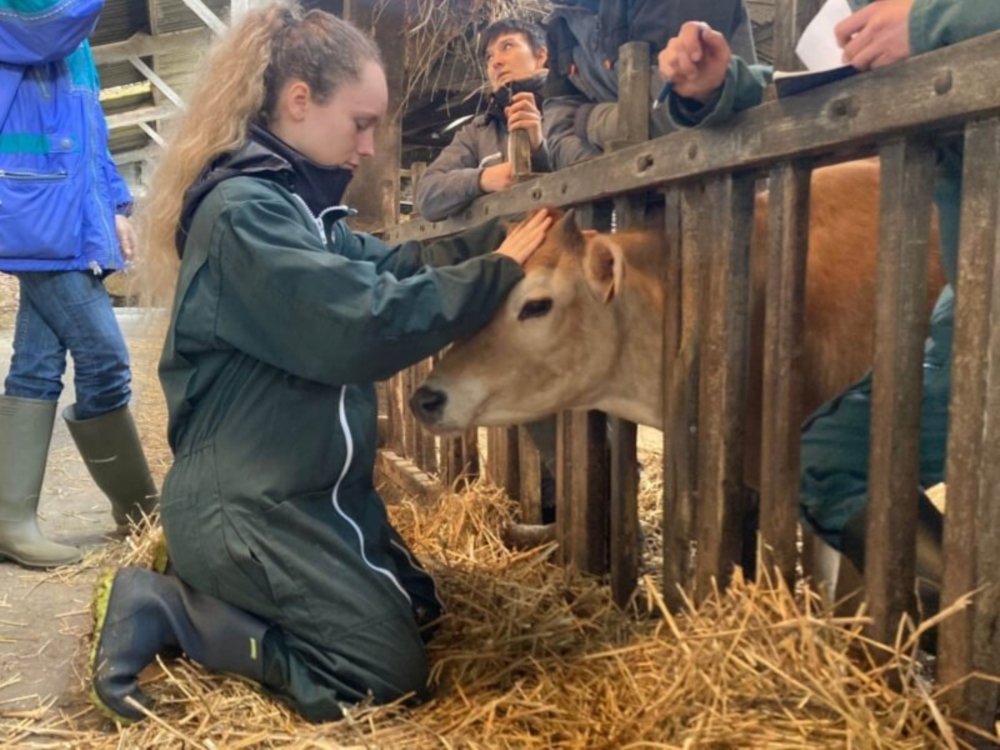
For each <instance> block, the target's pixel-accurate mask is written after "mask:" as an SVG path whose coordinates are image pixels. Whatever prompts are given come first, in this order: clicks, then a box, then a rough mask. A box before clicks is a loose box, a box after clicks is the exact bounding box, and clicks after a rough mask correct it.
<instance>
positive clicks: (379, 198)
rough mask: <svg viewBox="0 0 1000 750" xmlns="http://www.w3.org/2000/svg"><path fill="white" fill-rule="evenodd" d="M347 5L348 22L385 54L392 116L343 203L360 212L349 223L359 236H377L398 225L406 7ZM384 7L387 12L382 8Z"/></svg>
mask: <svg viewBox="0 0 1000 750" xmlns="http://www.w3.org/2000/svg"><path fill="white" fill-rule="evenodd" d="M376 6H378V4H377V3H372V2H371V0H345V1H344V18H346V19H347V20H349V21H351V22H352V23H353V24H354V25H356V26H358V27H359V28H361V29H363V30H365V31H366V32H369V33H371V34H372V35H373V36H374V38H375V41H376V42H377V43H378V46H379V49H381V50H382V58H383V61H384V64H385V75H386V82H387V83H388V86H389V102H390V104H389V106H390V107H391V108H393V110H394V112H393V113H392V114H390V116H388V117H384V118H382V120H381V121H380V123H379V125H378V128H377V129H376V131H375V155H374V156H373V157H372V158H371V159H370V161H369V163H368V164H367V165H366V166H365V168H364V169H359V170H358V173H357V175H356V176H355V177H354V179H353V180H352V181H351V186H350V187H349V188H348V190H347V193H346V195H345V197H344V203H346V204H348V205H351V206H353V207H355V208H357V209H358V215H357V216H356V217H354V219H352V220H351V226H352V228H353V229H355V230H365V231H371V230H377V229H381V228H383V227H388V226H392V225H394V224H397V223H398V222H399V171H400V168H401V167H402V164H401V160H402V124H403V118H402V117H401V116H395V115H396V114H398V109H399V108H400V107H402V105H403V98H404V92H405V79H406V37H405V36H404V32H405V29H406V28H407V23H406V3H383V4H382V6H379V7H376ZM383 6H384V7H383Z"/></svg>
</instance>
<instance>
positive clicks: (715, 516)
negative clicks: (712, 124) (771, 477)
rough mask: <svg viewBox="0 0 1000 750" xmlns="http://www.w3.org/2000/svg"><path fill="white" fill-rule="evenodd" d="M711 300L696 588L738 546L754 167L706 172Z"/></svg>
mask: <svg viewBox="0 0 1000 750" xmlns="http://www.w3.org/2000/svg"><path fill="white" fill-rule="evenodd" d="M707 197H708V200H709V215H710V216H712V217H713V219H714V220H713V221H712V231H711V232H710V233H709V235H708V236H709V238H710V240H709V241H710V243H711V244H710V245H709V247H708V248H707V250H708V253H709V255H710V257H711V269H710V287H709V289H710V291H709V295H710V300H711V302H710V305H709V307H708V311H707V312H708V315H707V318H706V319H705V331H704V335H703V339H702V367H701V368H700V369H701V373H700V374H701V384H700V394H699V401H700V411H701V413H700V415H699V416H700V418H699V428H698V430H699V433H700V434H701V436H702V440H701V445H700V446H699V449H698V491H699V496H700V499H699V503H700V507H699V509H698V573H697V589H696V596H697V597H698V598H699V599H704V598H705V597H706V596H708V595H709V594H710V593H711V591H712V589H713V580H714V582H715V584H717V585H718V586H719V587H720V588H721V587H725V586H726V584H727V583H728V582H729V577H730V576H731V574H732V567H733V565H734V564H736V563H737V562H738V561H739V560H740V558H741V554H742V541H743V533H742V532H743V522H744V514H745V512H746V508H745V507H744V506H745V497H746V494H745V490H744V487H743V448H744V446H743V420H744V415H745V401H746V379H747V352H748V348H749V347H748V343H749V342H748V334H749V314H748V313H749V285H750V238H751V236H752V234H753V210H754V175H753V173H746V172H744V173H740V174H728V175H724V176H722V177H714V178H710V179H709V181H708V186H707Z"/></svg>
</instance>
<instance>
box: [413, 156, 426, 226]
mask: <svg viewBox="0 0 1000 750" xmlns="http://www.w3.org/2000/svg"><path fill="white" fill-rule="evenodd" d="M426 171H427V162H425V161H415V162H413V163H412V164H411V165H410V198H411V200H412V201H413V209H412V210H411V211H410V216H419V215H420V209H418V208H417V188H418V187H419V186H420V179H421V178H422V177H423V176H424V172H426Z"/></svg>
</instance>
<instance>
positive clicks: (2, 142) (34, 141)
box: [0, 133, 52, 154]
mask: <svg viewBox="0 0 1000 750" xmlns="http://www.w3.org/2000/svg"><path fill="white" fill-rule="evenodd" d="M51 152H52V148H51V147H50V145H49V137H48V136H47V135H29V134H27V133H0V154H48V153H51Z"/></svg>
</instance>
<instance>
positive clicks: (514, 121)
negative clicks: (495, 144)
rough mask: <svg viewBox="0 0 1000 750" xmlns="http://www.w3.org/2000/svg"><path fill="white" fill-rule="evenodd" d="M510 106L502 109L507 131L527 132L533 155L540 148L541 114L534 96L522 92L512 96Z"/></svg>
mask: <svg viewBox="0 0 1000 750" xmlns="http://www.w3.org/2000/svg"><path fill="white" fill-rule="evenodd" d="M510 102H511V103H510V105H509V106H508V107H507V108H506V109H504V111H503V113H504V114H505V115H506V116H507V129H508V130H510V131H514V130H526V131H528V140H529V141H530V142H531V153H535V152H536V151H538V149H540V148H541V147H542V138H543V136H542V113H541V112H540V111H539V110H538V105H537V104H535V95H534V94H532V93H530V92H528V91H522V92H521V93H519V94H514V97H513V98H512V99H511V100H510Z"/></svg>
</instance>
